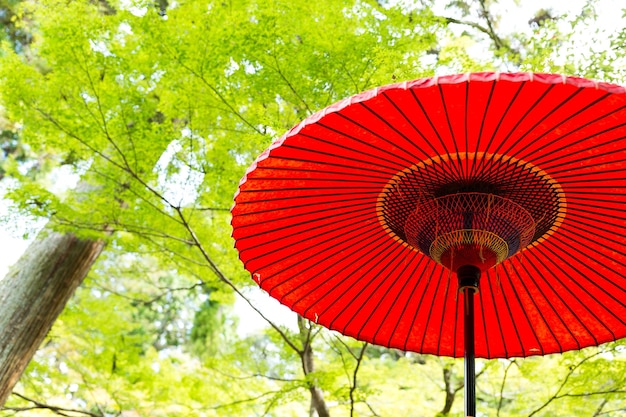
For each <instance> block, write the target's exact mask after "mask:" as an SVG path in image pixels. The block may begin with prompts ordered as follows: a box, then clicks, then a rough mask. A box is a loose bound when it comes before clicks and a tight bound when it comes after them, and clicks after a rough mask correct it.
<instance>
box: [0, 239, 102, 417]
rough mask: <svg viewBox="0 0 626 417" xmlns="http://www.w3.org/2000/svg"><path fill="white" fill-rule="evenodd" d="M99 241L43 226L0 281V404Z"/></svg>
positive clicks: (95, 254) (83, 273) (92, 258)
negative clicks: (52, 230)
mask: <svg viewBox="0 0 626 417" xmlns="http://www.w3.org/2000/svg"><path fill="white" fill-rule="evenodd" d="M103 247H104V243H103V242H102V241H99V240H85V239H78V238H77V237H76V236H74V235H73V234H69V233H68V234H60V233H55V232H50V231H47V230H45V229H44V231H43V232H42V233H40V235H39V236H38V238H37V239H36V240H35V241H34V242H33V243H32V244H31V245H30V246H29V247H28V249H26V252H25V253H24V255H23V256H22V257H21V258H20V259H19V261H18V262H17V264H16V265H14V266H13V267H12V268H11V271H10V272H9V274H8V275H7V276H6V277H5V278H4V279H2V280H1V281H0V406H2V405H4V403H5V402H6V399H7V397H8V396H9V395H10V394H11V392H12V391H13V387H14V386H15V384H16V383H17V381H18V380H19V378H20V377H21V375H22V373H23V372H24V370H25V369H26V366H27V365H28V362H30V360H31V358H32V357H33V355H34V354H35V352H36V351H37V349H38V348H39V345H41V343H42V342H43V340H44V338H45V337H46V335H47V334H48V331H50V328H51V327H52V324H53V323H54V321H55V320H56V318H57V317H58V316H59V314H60V313H61V311H62V310H63V308H64V307H65V304H66V303H67V301H68V300H69V299H70V297H71V296H72V294H73V293H74V291H75V290H76V288H77V287H78V286H79V285H80V283H81V282H82V281H83V279H84V278H85V276H86V275H87V273H88V272H89V269H90V268H91V266H92V265H93V263H94V261H95V260H96V259H97V258H98V255H100V252H102V249H103Z"/></svg>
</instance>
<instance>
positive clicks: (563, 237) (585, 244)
mask: <svg viewBox="0 0 626 417" xmlns="http://www.w3.org/2000/svg"><path fill="white" fill-rule="evenodd" d="M565 233H571V234H573V235H574V236H577V237H579V238H581V239H583V241H584V243H583V242H581V241H579V240H577V239H575V238H574V237H572V236H566V235H565ZM559 236H560V238H559V239H565V238H567V239H569V240H570V241H572V242H576V243H578V244H579V245H581V246H583V247H586V248H588V249H589V250H591V251H593V252H594V253H595V254H597V255H598V256H601V257H603V258H606V259H607V260H609V261H611V262H615V263H617V264H619V265H621V266H623V267H626V264H625V263H624V262H620V261H618V260H617V259H614V258H609V256H608V255H606V254H605V253H603V252H600V251H598V250H597V249H595V248H594V247H592V246H591V245H590V244H589V243H590V242H589V239H585V236H582V235H580V234H578V233H576V232H575V231H573V230H570V228H568V227H563V226H561V233H559ZM554 238H556V237H554ZM593 243H594V244H595V245H597V246H600V247H603V248H604V249H607V250H608V251H612V252H615V253H618V254H619V255H621V256H622V257H624V256H626V255H625V254H624V253H623V252H621V251H619V250H617V248H611V247H608V246H606V245H604V244H602V243H600V242H597V241H594V242H593ZM589 260H592V261H595V262H596V263H598V264H599V265H602V266H605V265H603V264H600V263H599V262H598V261H597V260H596V259H594V258H589ZM611 270H612V271H613V272H615V273H618V272H617V271H615V270H613V269H611ZM618 274H619V273H618ZM619 275H621V274H619ZM622 278H624V277H622Z"/></svg>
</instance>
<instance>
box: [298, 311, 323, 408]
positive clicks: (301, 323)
mask: <svg viewBox="0 0 626 417" xmlns="http://www.w3.org/2000/svg"><path fill="white" fill-rule="evenodd" d="M298 328H299V330H300V341H301V342H302V351H301V352H300V359H301V360H302V370H303V371H304V375H309V374H310V373H312V372H315V363H314V361H313V349H312V348H311V328H310V327H309V326H307V325H306V319H305V318H304V317H302V316H300V315H299V316H298ZM309 392H310V393H311V407H312V408H313V409H315V411H316V412H317V415H318V417H330V412H329V411H328V406H327V405H326V401H325V400H324V393H323V392H322V390H321V389H320V387H318V386H317V384H316V383H315V382H313V381H309Z"/></svg>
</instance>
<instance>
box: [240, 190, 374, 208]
mask: <svg viewBox="0 0 626 417" xmlns="http://www.w3.org/2000/svg"><path fill="white" fill-rule="evenodd" d="M298 190H299V189H297V188H296V189H292V191H298ZM308 190H311V189H308ZM262 191H266V190H262ZM269 191H282V189H281V190H269ZM239 192H240V194H244V193H255V192H256V193H258V192H259V190H239ZM346 195H363V196H365V197H371V195H372V192H371V191H370V190H368V191H367V192H364V191H357V192H349V191H342V192H341V196H346ZM318 197H337V193H332V194H313V195H290V196H285V197H275V198H263V199H258V200H251V201H237V205H240V204H241V205H243V204H252V205H254V204H259V203H269V202H277V201H283V200H287V201H293V200H295V199H300V198H315V199H318ZM285 207H286V208H289V207H287V206H285Z"/></svg>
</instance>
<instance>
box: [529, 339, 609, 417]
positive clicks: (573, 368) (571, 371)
mask: <svg viewBox="0 0 626 417" xmlns="http://www.w3.org/2000/svg"><path fill="white" fill-rule="evenodd" d="M601 353H602V352H600V351H598V352H596V353H594V354H593V355H589V356H587V357H585V358H583V359H582V360H581V361H580V362H578V363H577V364H576V365H574V366H570V368H569V371H568V373H567V375H565V378H564V379H563V381H562V382H561V385H560V386H559V388H558V389H557V390H556V392H555V393H554V394H553V395H552V397H550V398H548V400H547V401H546V402H545V403H543V404H542V405H541V406H539V407H538V408H536V409H535V410H533V411H532V412H531V413H530V414H528V417H532V416H534V415H535V414H537V413H538V412H540V411H541V410H543V409H544V408H546V407H547V406H548V405H550V404H551V403H552V402H553V401H555V400H558V399H559V398H563V397H568V396H584V395H582V394H581V395H574V394H561V391H562V390H563V388H565V386H566V385H567V382H568V381H569V378H570V377H571V376H572V375H573V374H574V372H575V371H576V370H577V369H578V368H580V367H581V366H582V365H583V364H584V363H585V362H587V361H588V360H590V359H592V358H594V357H596V356H598V355H599V354H601Z"/></svg>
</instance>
